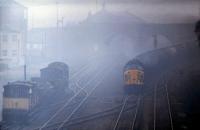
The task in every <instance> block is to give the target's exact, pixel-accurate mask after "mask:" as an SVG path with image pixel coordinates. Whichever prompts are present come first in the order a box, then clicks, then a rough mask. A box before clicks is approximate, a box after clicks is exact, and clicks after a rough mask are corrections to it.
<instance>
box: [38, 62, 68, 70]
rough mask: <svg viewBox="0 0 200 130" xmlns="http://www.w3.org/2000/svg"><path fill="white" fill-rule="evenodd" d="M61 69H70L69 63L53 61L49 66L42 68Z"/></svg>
mask: <svg viewBox="0 0 200 130" xmlns="http://www.w3.org/2000/svg"><path fill="white" fill-rule="evenodd" d="M49 68H51V69H60V70H62V71H68V69H69V67H68V65H67V64H65V63H64V62H53V63H50V64H49V65H48V66H47V67H45V68H43V69H41V71H42V70H46V69H49Z"/></svg>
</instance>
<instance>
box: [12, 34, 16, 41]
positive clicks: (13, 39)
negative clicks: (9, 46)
mask: <svg viewBox="0 0 200 130" xmlns="http://www.w3.org/2000/svg"><path fill="white" fill-rule="evenodd" d="M12 41H13V42H16V41H17V35H16V34H15V35H12Z"/></svg>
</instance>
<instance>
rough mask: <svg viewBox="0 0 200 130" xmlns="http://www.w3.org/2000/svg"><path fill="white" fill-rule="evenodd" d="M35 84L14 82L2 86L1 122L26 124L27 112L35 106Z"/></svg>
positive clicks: (36, 99)
mask: <svg viewBox="0 0 200 130" xmlns="http://www.w3.org/2000/svg"><path fill="white" fill-rule="evenodd" d="M37 101H38V97H37V94H36V84H34V83H32V82H21V81H16V82H12V83H8V84H7V85H5V86H4V92H3V121H5V122H9V123H13V122H27V117H28V112H29V111H30V110H31V109H32V108H33V107H34V106H35V105H36V104H37Z"/></svg>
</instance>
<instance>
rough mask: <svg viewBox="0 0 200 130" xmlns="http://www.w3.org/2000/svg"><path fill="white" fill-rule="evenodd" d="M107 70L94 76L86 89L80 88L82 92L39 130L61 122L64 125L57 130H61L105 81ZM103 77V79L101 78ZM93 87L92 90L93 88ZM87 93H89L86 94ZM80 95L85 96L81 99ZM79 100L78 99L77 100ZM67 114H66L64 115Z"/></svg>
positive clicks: (86, 85) (85, 86)
mask: <svg viewBox="0 0 200 130" xmlns="http://www.w3.org/2000/svg"><path fill="white" fill-rule="evenodd" d="M105 69H107V67H106V68H104V69H102V70H101V71H99V72H98V73H96V75H94V76H93V77H92V78H91V79H90V80H89V81H88V82H87V83H86V84H85V85H84V87H82V88H80V90H79V91H78V92H77V93H76V94H75V95H74V96H73V97H72V98H70V99H69V100H68V101H67V102H66V103H65V104H64V105H63V107H61V108H60V109H59V110H58V111H57V112H56V113H55V114H54V115H53V116H52V117H51V118H50V119H49V120H47V121H46V122H45V123H44V124H43V125H42V126H41V127H40V128H39V130H44V129H45V128H46V126H48V125H50V124H53V123H54V122H60V121H63V123H62V124H60V125H59V126H58V127H57V129H61V128H62V127H63V126H64V125H65V123H66V122H68V121H69V120H70V119H71V117H72V116H73V115H74V114H75V113H76V111H77V110H78V109H79V108H80V107H81V106H82V105H83V104H84V102H85V101H86V100H87V99H88V97H89V96H90V95H91V93H92V92H93V91H94V90H95V89H96V87H98V86H99V84H100V83H101V81H102V80H103V77H105V75H103V76H102V72H104V71H105ZM100 77H101V78H100ZM91 86H92V88H91ZM85 91H86V92H87V93H85ZM80 94H83V95H84V96H81V97H80ZM77 98H78V99H77ZM77 100H79V103H77V104H76V105H75V106H74V107H72V109H70V110H69V109H66V108H67V106H69V105H71V103H73V102H74V101H77ZM64 113H65V114H64Z"/></svg>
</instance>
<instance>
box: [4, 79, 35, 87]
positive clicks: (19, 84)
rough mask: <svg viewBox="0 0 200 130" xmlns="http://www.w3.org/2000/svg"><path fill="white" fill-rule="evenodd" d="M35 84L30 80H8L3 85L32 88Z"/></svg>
mask: <svg viewBox="0 0 200 130" xmlns="http://www.w3.org/2000/svg"><path fill="white" fill-rule="evenodd" d="M35 86H36V84H35V83H34V82H30V81H15V82H8V84H6V85H5V86H4V87H28V88H33V87H35Z"/></svg>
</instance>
